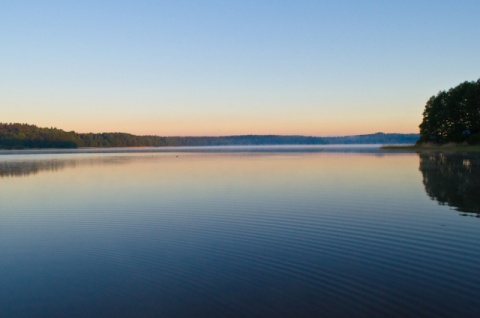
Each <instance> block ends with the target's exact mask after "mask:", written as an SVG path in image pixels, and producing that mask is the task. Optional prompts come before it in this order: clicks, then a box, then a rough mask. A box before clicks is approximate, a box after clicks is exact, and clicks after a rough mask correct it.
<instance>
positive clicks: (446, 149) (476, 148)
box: [381, 143, 480, 152]
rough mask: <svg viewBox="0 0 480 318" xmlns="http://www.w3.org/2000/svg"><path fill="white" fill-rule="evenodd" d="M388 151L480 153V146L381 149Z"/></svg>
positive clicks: (448, 145) (433, 145)
mask: <svg viewBox="0 0 480 318" xmlns="http://www.w3.org/2000/svg"><path fill="white" fill-rule="evenodd" d="M381 149H382V150H386V151H405V150H408V151H415V152H480V145H468V144H456V143H447V144H443V145H437V144H420V145H385V146H382V147H381Z"/></svg>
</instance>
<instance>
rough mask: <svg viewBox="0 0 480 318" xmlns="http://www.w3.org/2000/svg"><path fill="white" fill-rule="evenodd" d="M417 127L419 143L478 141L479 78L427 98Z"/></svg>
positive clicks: (471, 142)
mask: <svg viewBox="0 0 480 318" xmlns="http://www.w3.org/2000/svg"><path fill="white" fill-rule="evenodd" d="M419 127H420V139H419V143H425V142H431V143H438V144H442V143H448V142H455V143H461V142H467V143H469V144H480V79H479V80H477V81H476V82H475V81H473V82H463V83H461V84H459V85H458V86H456V87H453V88H451V89H449V90H448V91H440V92H439V93H438V94H437V95H435V96H432V97H430V99H429V100H428V101H427V104H426V105H425V110H424V112H423V121H422V123H421V124H420V126H419Z"/></svg>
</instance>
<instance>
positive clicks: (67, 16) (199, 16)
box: [0, 0, 480, 135]
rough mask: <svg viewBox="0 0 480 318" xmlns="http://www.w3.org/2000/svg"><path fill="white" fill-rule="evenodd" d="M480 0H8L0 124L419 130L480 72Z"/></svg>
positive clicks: (164, 129) (212, 130) (0, 36)
mask: <svg viewBox="0 0 480 318" xmlns="http://www.w3.org/2000/svg"><path fill="white" fill-rule="evenodd" d="M479 12H480V2H479V1H368V0H367V1H353V0H350V1H346V0H345V1H320V0H319V1H300V0H298V1H258V0H257V1H249V0H246V1H226V0H224V1H21V0H18V1H8V2H7V1H4V2H3V3H2V4H0V40H1V42H2V49H1V50H0V58H1V60H2V63H0V74H1V75H2V76H0V105H1V107H0V121H1V122H22V123H23V122H25V123H31V124H36V125H39V126H48V127H51V126H53V127H58V128H62V129H65V130H75V131H78V132H90V131H92V132H102V131H124V132H130V133H134V134H158V135H228V134H270V133H271V134H305V135H348V134H361V133H371V132H377V131H384V132H418V124H419V123H420V121H421V119H422V116H421V114H422V111H423V107H424V105H425V102H426V101H427V99H428V98H429V97H430V96H432V95H434V94H436V93H437V92H438V91H439V90H442V89H448V88H450V87H452V86H455V85H457V84H459V83H460V82H463V81H466V80H468V81H471V80H477V79H478V78H480V59H479V58H478V55H479V52H480V41H479V40H478V39H479V38H480V19H479Z"/></svg>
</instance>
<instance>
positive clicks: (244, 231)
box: [0, 147, 480, 317]
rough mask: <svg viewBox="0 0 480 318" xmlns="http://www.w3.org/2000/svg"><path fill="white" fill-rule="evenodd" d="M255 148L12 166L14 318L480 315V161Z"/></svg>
mask: <svg viewBox="0 0 480 318" xmlns="http://www.w3.org/2000/svg"><path fill="white" fill-rule="evenodd" d="M313 148H315V147H313ZM254 149H256V150H254V151H251V150H247V149H245V148H241V147H240V148H239V149H238V150H235V151H230V150H229V151H226V150H225V149H200V148H197V149H196V150H191V149H180V150H178V149H177V150H175V149H172V150H169V151H162V152H158V151H156V152H152V151H131V152H128V153H125V152H121V151H118V152H107V153H88V152H86V153H85V152H84V153H33V154H32V153H30V154H25V153H22V152H16V153H14V154H12V153H10V154H8V155H7V154H2V155H0V190H1V191H0V216H1V218H2V219H1V222H0V253H1V255H2V257H1V258H0V285H1V286H2V288H1V289H0V316H2V317H39V316H45V317H66V316H68V317H90V316H112V317H159V316H161V317H215V316H217V317H271V316H275V317H319V316H320V317H375V316H377V317H407V316H410V317H414V316H422V317H452V316H457V317H477V315H478V312H480V302H479V301H478V295H479V293H480V277H479V276H478V270H479V269H480V246H479V245H478V244H477V242H479V241H480V218H478V217H477V216H478V213H480V204H479V200H480V193H479V189H480V184H479V182H480V176H479V173H480V169H479V168H480V157H479V156H478V155H476V154H452V155H447V154H441V153H433V154H432V153H431V154H416V153H384V152H382V151H380V150H379V149H377V148H372V147H368V148H365V147H352V148H348V150H339V149H338V148H333V149H330V150H329V149H326V150H325V148H322V149H321V150H318V149H316V150H315V149H314V150H312V148H305V149H302V148H301V147H297V148H295V150H293V151H292V150H288V149H286V150H285V149H283V150H282V149H278V147H277V148H275V147H273V148H272V147H257V148H254Z"/></svg>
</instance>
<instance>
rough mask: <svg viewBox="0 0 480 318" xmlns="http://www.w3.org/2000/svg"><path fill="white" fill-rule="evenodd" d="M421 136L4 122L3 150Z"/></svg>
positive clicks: (406, 140)
mask: <svg viewBox="0 0 480 318" xmlns="http://www.w3.org/2000/svg"><path fill="white" fill-rule="evenodd" d="M418 137H419V136H418V134H385V133H375V134H368V135H357V136H343V137H313V136H283V135H240V136H218V137H217V136H203V137H196V136H191V137H188V136H187V137H161V136H135V135H132V134H127V133H98V134H95V133H86V134H84V133H76V132H74V131H69V132H68V131H64V130H61V129H57V128H40V127H37V126H35V125H29V124H19V123H10V124H6V123H3V124H2V123H0V148H3V149H26V148H78V147H178V146H228V145H326V144H397V143H401V144H413V143H415V142H416V141H417V140H418Z"/></svg>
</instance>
